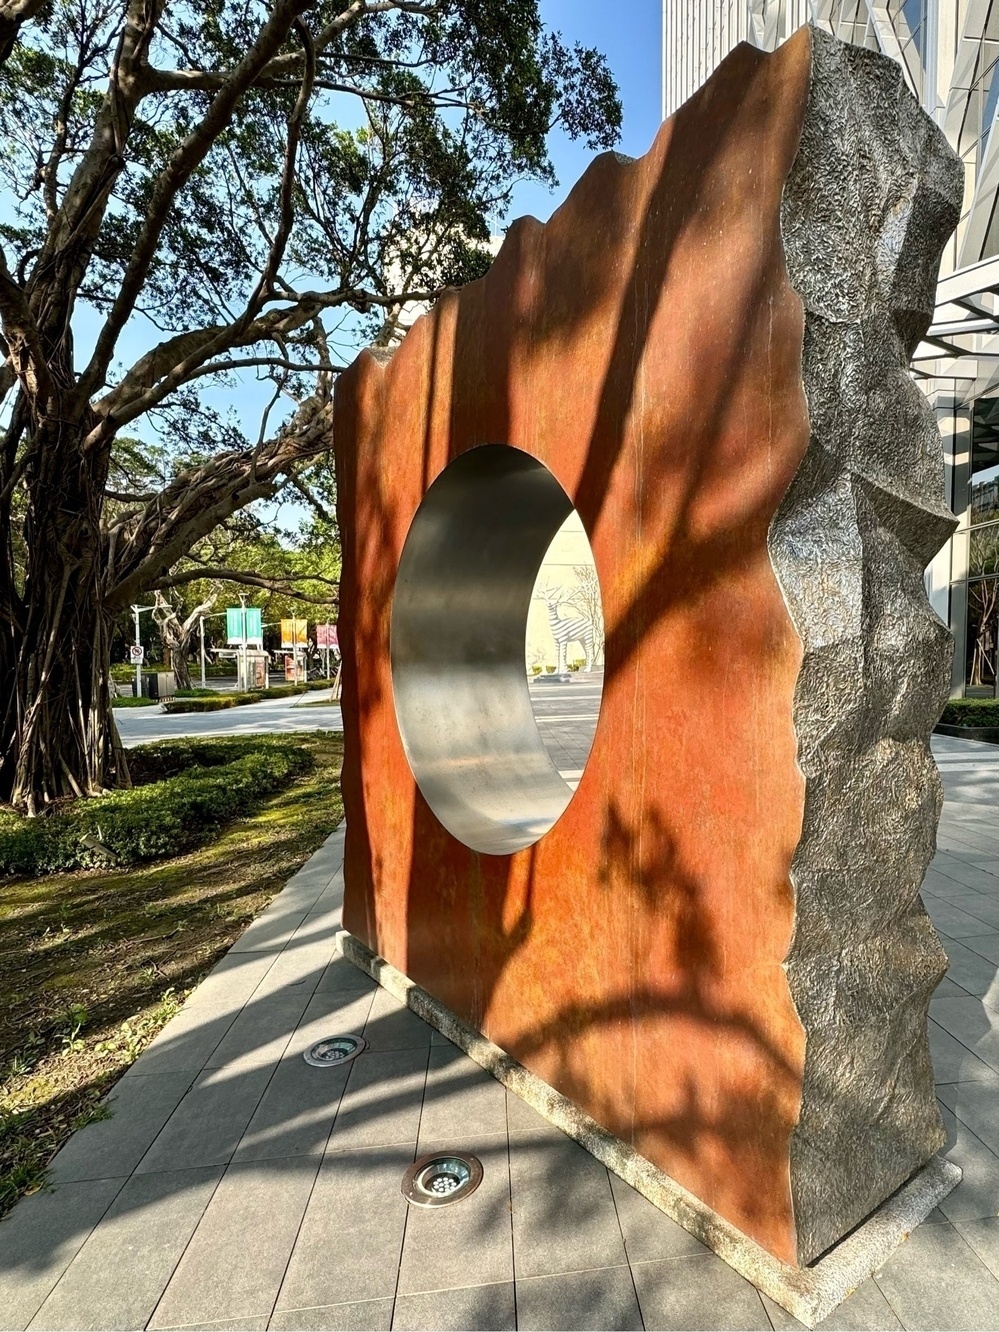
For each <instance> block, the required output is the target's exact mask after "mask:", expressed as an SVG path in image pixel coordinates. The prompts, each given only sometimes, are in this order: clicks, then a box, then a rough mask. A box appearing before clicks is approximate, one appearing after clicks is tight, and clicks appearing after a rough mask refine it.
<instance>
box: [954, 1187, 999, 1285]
mask: <svg viewBox="0 0 999 1332" xmlns="http://www.w3.org/2000/svg"><path fill="white" fill-rule="evenodd" d="M997 1206H999V1199H997ZM954 1228H955V1230H957V1231H958V1233H959V1234H961V1235H963V1236H964V1238H965V1239H966V1240H967V1242H968V1243H969V1244H970V1245H971V1247H972V1248H973V1249H974V1251H975V1253H977V1254H978V1256H979V1258H981V1260H982V1262H983V1263H984V1264H985V1266H986V1267H987V1268H988V1269H989V1271H990V1272H991V1273H992V1275H993V1276H994V1277H999V1215H997V1216H988V1217H983V1218H982V1219H981V1220H978V1221H958V1222H957V1223H956V1225H955V1227H954Z"/></svg>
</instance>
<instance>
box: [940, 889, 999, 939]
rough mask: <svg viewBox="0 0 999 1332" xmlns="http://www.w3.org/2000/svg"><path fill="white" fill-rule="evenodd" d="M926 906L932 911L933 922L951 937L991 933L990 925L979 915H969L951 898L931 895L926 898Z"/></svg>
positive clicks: (970, 936)
mask: <svg viewBox="0 0 999 1332" xmlns="http://www.w3.org/2000/svg"><path fill="white" fill-rule="evenodd" d="M925 906H926V910H927V911H928V912H929V913H930V919H931V920H932V921H933V924H934V925H935V926H936V927H937V929H938V930H939V931H940V933H941V934H946V935H947V937H948V938H949V939H965V938H972V937H973V936H976V935H981V934H986V933H989V927H988V926H987V925H986V924H985V922H984V921H981V920H979V919H978V917H977V916H971V915H969V914H968V912H967V911H962V910H961V908H960V907H957V906H954V904H953V901H952V900H950V899H944V898H942V897H930V898H928V899H927V900H926V903H925ZM973 946H974V945H972V947H973Z"/></svg>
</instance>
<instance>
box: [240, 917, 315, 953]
mask: <svg viewBox="0 0 999 1332" xmlns="http://www.w3.org/2000/svg"><path fill="white" fill-rule="evenodd" d="M308 914H309V913H308V911H307V910H306V909H304V908H299V909H298V910H294V909H291V908H289V909H288V910H287V911H282V910H279V911H276V912H274V914H273V915H270V916H266V917H265V916H258V917H257V919H256V920H254V921H252V922H251V923H250V924H249V925H248V926H247V927H246V929H245V930H244V931H243V933H242V935H240V937H239V938H238V939H237V940H236V942H235V943H234V944H233V946H232V947H231V948H230V949H229V952H230V953H231V954H235V953H253V952H269V953H274V952H277V951H279V950H280V949H282V948H284V946H285V944H287V943H288V942H289V940H290V939H291V937H292V935H293V934H294V933H295V931H296V930H297V929H298V927H299V926H300V925H301V924H302V922H303V921H304V920H305V918H306V916H307V915H308Z"/></svg>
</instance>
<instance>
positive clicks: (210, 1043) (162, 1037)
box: [125, 1002, 240, 1078]
mask: <svg viewBox="0 0 999 1332" xmlns="http://www.w3.org/2000/svg"><path fill="white" fill-rule="evenodd" d="M239 1011H240V1005H239V1004H238V1003H236V1002H233V1003H232V1004H231V1005H229V1004H226V1006H225V1007H224V1009H223V1011H221V1012H215V1011H213V1009H212V1008H211V1007H209V1006H205V1007H204V1008H202V1007H201V1006H200V1005H187V1004H185V1005H184V1007H183V1008H182V1009H181V1010H180V1012H179V1013H178V1014H177V1016H176V1017H174V1018H171V1019H170V1021H169V1022H168V1023H167V1024H166V1026H165V1027H164V1028H163V1030H162V1031H161V1032H160V1033H159V1035H158V1036H157V1037H156V1039H155V1040H154V1041H153V1042H152V1044H151V1045H150V1046H149V1047H148V1049H146V1050H144V1051H143V1052H142V1054H141V1055H140V1056H139V1057H138V1059H137V1060H136V1061H135V1063H134V1064H132V1066H131V1067H130V1068H129V1069H128V1070H127V1071H126V1073H125V1077H126V1078H139V1077H149V1076H150V1075H151V1074H153V1073H185V1072H188V1071H189V1072H191V1073H200V1072H201V1070H202V1069H203V1068H204V1066H205V1064H206V1063H207V1061H208V1060H209V1059H210V1058H211V1056H212V1052H213V1051H214V1049H215V1047H216V1046H217V1045H218V1043H219V1041H220V1040H222V1038H223V1036H225V1034H226V1032H227V1031H228V1030H229V1028H230V1027H231V1026H232V1024H233V1022H234V1021H235V1020H236V1017H237V1016H238V1014H239Z"/></svg>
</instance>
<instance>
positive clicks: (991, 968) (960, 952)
mask: <svg viewBox="0 0 999 1332" xmlns="http://www.w3.org/2000/svg"><path fill="white" fill-rule="evenodd" d="M944 949H945V951H946V953H947V956H948V958H949V959H950V966H949V968H948V969H947V975H948V976H950V977H951V978H952V979H953V980H955V981H957V983H958V985H960V987H961V989H962V990H967V991H968V993H969V994H978V995H983V994H987V993H988V992H989V990H990V989H991V988H992V987H993V986H994V985H995V984H996V976H997V968H996V964H995V963H994V962H990V961H989V960H988V958H985V957H982V955H981V954H980V953H976V952H975V951H974V950H973V949H971V948H969V947H968V946H967V945H966V944H962V943H958V942H957V940H955V939H945V940H944Z"/></svg>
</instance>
